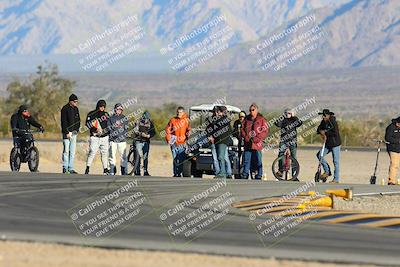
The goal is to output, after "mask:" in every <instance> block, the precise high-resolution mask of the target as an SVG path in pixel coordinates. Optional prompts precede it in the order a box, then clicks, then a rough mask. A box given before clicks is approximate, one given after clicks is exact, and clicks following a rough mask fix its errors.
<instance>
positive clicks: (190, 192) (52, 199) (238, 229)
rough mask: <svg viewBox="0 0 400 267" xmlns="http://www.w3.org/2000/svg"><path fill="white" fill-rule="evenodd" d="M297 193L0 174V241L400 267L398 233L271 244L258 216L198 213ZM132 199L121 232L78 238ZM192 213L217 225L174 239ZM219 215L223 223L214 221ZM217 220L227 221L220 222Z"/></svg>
mask: <svg viewBox="0 0 400 267" xmlns="http://www.w3.org/2000/svg"><path fill="white" fill-rule="evenodd" d="M128 182H130V184H131V185H134V186H132V187H131V188H130V189H129V190H131V191H128V192H126V193H121V191H120V193H121V194H120V195H119V196H118V198H115V199H113V200H109V201H108V202H106V204H104V205H103V204H101V205H99V206H98V207H97V208H94V210H91V211H87V213H86V214H83V212H82V214H80V213H79V212H80V211H82V210H84V208H87V207H88V206H87V204H88V203H93V200H100V199H103V200H104V196H106V195H108V196H109V194H110V193H112V192H115V190H116V189H118V188H121V187H122V186H126V185H128ZM302 185H304V183H296V182H271V181H270V182H265V181H248V180H228V181H227V183H226V186H221V180H206V179H184V178H181V179H179V178H162V177H150V178H140V177H132V176H129V177H127V176H124V177H121V176H115V177H112V176H98V175H90V176H85V175H63V174H50V173H34V174H32V173H9V172H0V236H1V238H2V239H7V240H26V241H41V242H54V243H63V244H75V245H90V246H99V247H109V248H128V249H146V250H164V251H180V252H197V253H207V254H218V255H234V256H244V257H261V258H269V257H275V258H282V259H297V260H313V261H323V262H341V263H370V264H379V265H393V266H399V262H400V230H396V229H366V228H362V227H356V226H353V225H326V224H321V223H318V222H309V221H304V222H302V223H301V224H299V225H297V226H296V227H294V228H293V229H292V230H291V231H288V232H286V233H282V234H281V235H279V236H277V237H275V236H272V235H270V236H268V235H266V236H262V235H261V234H260V232H259V231H257V229H256V226H257V225H259V223H260V222H264V221H265V219H266V218H268V217H263V216H261V217H260V218H257V219H256V220H254V221H251V220H250V219H249V214H248V213H245V212H243V211H241V210H238V209H234V208H231V207H230V208H229V212H228V213H223V211H222V210H223V209H224V207H226V206H223V205H222V206H223V208H221V209H220V210H215V209H214V211H215V212H214V213H213V212H212V211H210V210H213V208H210V210H207V209H202V210H199V209H198V208H199V207H201V206H202V204H204V203H211V202H209V201H211V200H216V199H218V198H219V197H221V196H222V195H225V196H230V198H231V199H232V200H234V201H235V202H237V201H242V200H250V199H255V198H260V197H268V196H278V195H284V194H288V193H290V192H293V191H295V190H296V189H298V188H299V187H300V186H302ZM218 186H219V188H218V189H217V190H216V191H214V192H211V191H210V188H214V189H215V188H217V187H218ZM351 186H352V187H353V189H354V193H355V194H360V193H371V192H391V191H393V192H394V191H400V187H397V186H392V187H388V186H378V185H351ZM343 187H348V185H347V186H346V185H325V184H324V185H322V184H318V185H317V186H316V187H315V188H309V190H315V189H316V190H317V191H320V192H323V191H324V190H325V189H327V188H330V189H332V188H343ZM135 190H136V191H135ZM138 192H140V193H141V195H142V196H144V197H145V198H142V199H144V202H142V203H141V204H140V203H139V202H137V203H139V204H138V205H136V206H135V205H133V206H134V208H137V207H140V211H138V209H136V210H133V208H132V209H130V210H129V209H125V212H126V213H125V214H128V212H132V214H133V212H134V211H138V212H139V213H138V214H137V215H135V214H133V215H131V216H132V217H131V218H130V219H129V217H127V218H128V219H126V220H125V222H124V223H123V224H121V225H119V226H116V224H114V228H113V229H112V230H110V227H108V229H109V230H110V231H109V232H107V233H103V235H101V236H99V237H96V236H95V233H96V232H98V230H99V228H98V229H97V230H96V231H94V232H93V233H92V234H87V236H85V234H83V231H80V230H79V227H80V226H81V227H82V229H84V230H86V229H88V227H90V226H87V227H86V226H85V225H84V222H88V220H87V219H88V218H91V217H97V218H100V219H102V220H104V219H105V218H108V217H107V216H101V215H100V214H101V213H103V214H104V211H106V210H107V207H108V208H109V207H115V206H114V205H115V203H118V201H122V200H124V199H125V200H127V201H128V200H130V199H129V196H133V195H135V194H136V196H137V198H135V199H136V200H140V198H139V197H138V196H139V195H140V194H139V195H138V194H137V193H138ZM202 192H207V193H209V195H208V196H207V198H206V199H202V200H197V201H196V202H194V203H191V204H190V205H186V206H185V207H184V208H183V209H181V210H179V208H177V207H178V206H176V205H177V203H182V201H184V200H189V199H191V200H193V197H194V196H195V195H196V196H199V194H201V193H202ZM203 196H204V195H203ZM220 199H221V198H220ZM207 201H208V202H207ZM126 203H131V204H132V203H133V202H126ZM137 203H136V204H137ZM219 203H220V204H221V203H222V202H219ZM105 205H108V206H105ZM203 207H204V206H203ZM173 208H175V209H173ZM122 209H123V208H122ZM171 210H172V211H175V212H176V214H174V213H173V212H171ZM196 211H197V212H198V213H196V214H197V216H198V217H200V215H201V216H202V215H204V213H206V212H207V211H208V212H211V213H212V216H217V217H214V218H215V220H214V222H213V223H210V224H208V225H206V224H203V225H202V226H203V227H204V228H200V227H198V228H197V229H198V232H196V233H193V234H192V235H188V236H184V234H183V233H180V234H176V232H175V234H173V232H172V230H175V229H177V228H174V227H175V226H173V224H174V223H177V219H179V218H183V217H185V216H186V218H189V217H190V216H189V217H188V214H189V213H191V214H195V212H196ZM169 212H170V213H171V216H169V215H168V216H167V219H165V220H162V219H160V218H161V217H163V215H165V214H170V213H169ZM76 213H79V214H80V217H79V216H78V219H76V217H75V218H74V219H75V221H74V220H73V219H71V218H73V216H74V214H76ZM211 213H210V214H211ZM71 214H72V215H71ZM218 214H220V215H221V216H220V217H218ZM223 214H225V215H224V216H222V215H223ZM109 216H111V212H110V213H109ZM210 216H211V215H210ZM121 217H122V216H121ZM163 218H165V217H163ZM218 218H219V219H218ZM99 221H100V220H99ZM99 221H97V222H99ZM97 222H96V223H97ZM114 222H116V221H114ZM96 223H95V224H96ZM93 225H94V224H92V228H93ZM171 225H172V226H171ZM176 225H178V226H182V225H183V224H180V225H179V223H177V224H176ZM103 226H104V225H103ZM192 226H193V225H192ZM168 227H170V228H171V229H172V230H170V229H169V228H168ZM100 228H101V227H100ZM105 228H106V227H103V228H101V229H103V230H104V229H105ZM193 228H194V226H193Z"/></svg>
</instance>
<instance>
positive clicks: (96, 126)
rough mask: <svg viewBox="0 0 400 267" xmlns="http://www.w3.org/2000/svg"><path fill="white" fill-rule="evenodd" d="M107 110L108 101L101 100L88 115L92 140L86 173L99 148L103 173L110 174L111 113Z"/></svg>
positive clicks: (88, 125) (87, 122)
mask: <svg viewBox="0 0 400 267" xmlns="http://www.w3.org/2000/svg"><path fill="white" fill-rule="evenodd" d="M105 110H106V101H104V100H99V101H98V102H97V104H96V109H95V110H92V111H90V112H89V114H88V115H87V117H86V127H87V128H88V129H89V131H90V140H89V152H88V156H87V160H86V170H85V174H89V171H90V166H91V165H92V162H93V159H94V157H95V156H96V153H97V151H98V150H99V149H100V156H101V163H102V165H103V174H105V175H108V174H110V170H109V168H108V149H109V143H108V142H109V131H108V129H107V124H108V119H109V118H110V115H109V114H108V113H107V112H106V111H105Z"/></svg>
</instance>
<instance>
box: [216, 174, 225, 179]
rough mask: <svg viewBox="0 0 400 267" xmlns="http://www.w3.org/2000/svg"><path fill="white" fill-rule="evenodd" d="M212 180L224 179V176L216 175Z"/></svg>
mask: <svg viewBox="0 0 400 267" xmlns="http://www.w3.org/2000/svg"><path fill="white" fill-rule="evenodd" d="M214 178H217V179H224V178H226V176H225V175H223V174H217V175H215V176H214Z"/></svg>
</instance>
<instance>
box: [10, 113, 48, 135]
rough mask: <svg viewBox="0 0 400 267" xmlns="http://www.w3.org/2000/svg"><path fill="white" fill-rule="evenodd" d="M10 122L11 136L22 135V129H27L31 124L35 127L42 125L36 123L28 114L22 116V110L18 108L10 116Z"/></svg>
mask: <svg viewBox="0 0 400 267" xmlns="http://www.w3.org/2000/svg"><path fill="white" fill-rule="evenodd" d="M10 124H11V129H12V134H13V137H19V136H22V135H23V133H24V130H29V129H30V128H31V125H33V126H34V127H36V128H41V127H42V125H41V124H40V123H38V122H37V121H36V120H35V119H34V118H33V117H32V116H29V117H27V118H25V117H24V116H22V110H18V111H17V112H16V113H14V114H13V115H12V116H11V120H10ZM21 130H22V131H21Z"/></svg>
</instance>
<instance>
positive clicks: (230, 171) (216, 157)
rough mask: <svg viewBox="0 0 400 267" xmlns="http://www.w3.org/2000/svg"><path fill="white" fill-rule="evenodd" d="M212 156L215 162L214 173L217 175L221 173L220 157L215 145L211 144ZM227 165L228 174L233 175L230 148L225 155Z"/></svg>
mask: <svg viewBox="0 0 400 267" xmlns="http://www.w3.org/2000/svg"><path fill="white" fill-rule="evenodd" d="M210 148H211V154H212V157H213V160H214V164H213V165H214V172H215V175H217V174H218V173H219V172H220V168H219V162H218V156H217V149H216V148H215V144H211V147H210ZM225 164H226V174H227V175H232V165H231V160H230V159H229V152H228V147H226V154H225Z"/></svg>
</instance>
